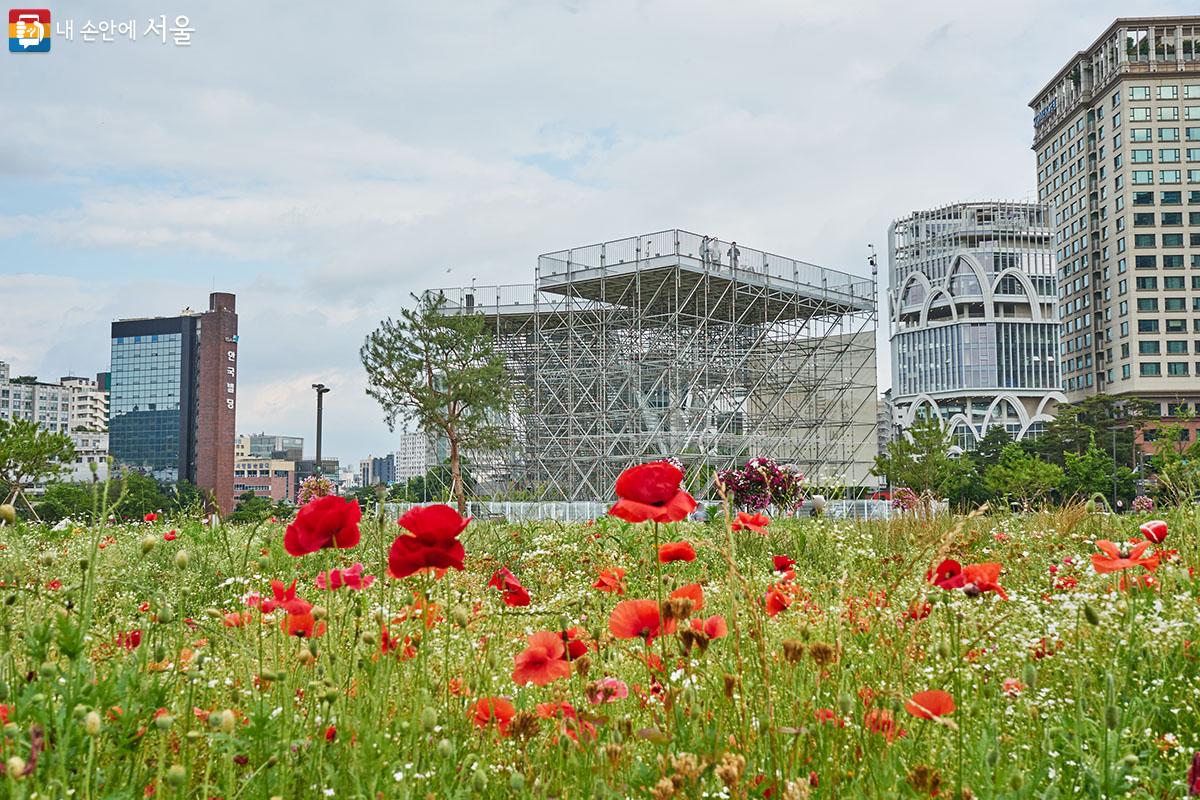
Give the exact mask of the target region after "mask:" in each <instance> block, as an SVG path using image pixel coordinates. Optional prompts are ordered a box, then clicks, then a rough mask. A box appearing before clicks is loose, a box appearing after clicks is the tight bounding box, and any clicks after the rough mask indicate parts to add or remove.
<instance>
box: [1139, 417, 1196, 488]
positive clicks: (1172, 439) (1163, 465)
mask: <svg viewBox="0 0 1200 800" xmlns="http://www.w3.org/2000/svg"><path fill="white" fill-rule="evenodd" d="M1185 430H1186V429H1185V428H1184V426H1183V425H1182V424H1180V423H1178V422H1173V423H1171V424H1170V425H1165V426H1163V427H1162V428H1159V429H1158V430H1156V431H1154V439H1153V441H1154V455H1152V456H1151V457H1150V468H1151V469H1153V470H1154V474H1155V477H1156V478H1157V479H1158V496H1159V498H1160V499H1161V500H1162V501H1164V502H1166V503H1169V504H1171V505H1182V504H1184V503H1190V502H1192V499H1193V498H1195V497H1196V495H1197V494H1200V440H1197V441H1195V442H1191V443H1190V444H1189V443H1187V442H1188V439H1187V438H1185Z"/></svg>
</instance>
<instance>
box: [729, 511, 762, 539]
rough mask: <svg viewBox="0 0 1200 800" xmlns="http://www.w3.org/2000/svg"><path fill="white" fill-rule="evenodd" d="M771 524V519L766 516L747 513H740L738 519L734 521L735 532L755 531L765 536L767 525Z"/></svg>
mask: <svg viewBox="0 0 1200 800" xmlns="http://www.w3.org/2000/svg"><path fill="white" fill-rule="evenodd" d="M770 522H771V518H770V517H768V516H767V515H766V514H747V513H746V512H745V511H739V512H738V515H737V519H735V520H734V521H733V529H734V530H735V531H754V532H755V533H761V534H763V535H764V536H765V535H766V533H767V525H769V524H770Z"/></svg>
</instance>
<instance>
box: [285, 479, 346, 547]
mask: <svg viewBox="0 0 1200 800" xmlns="http://www.w3.org/2000/svg"><path fill="white" fill-rule="evenodd" d="M360 519H362V510H361V509H359V507H358V501H357V500H354V499H349V500H346V499H343V498H341V497H338V496H337V495H332V494H329V495H325V496H324V497H318V498H317V499H315V500H310V501H309V502H308V503H305V504H304V506H303V507H302V508H301V509H300V511H299V512H298V513H297V514H296V519H294V520H293V521H292V524H290V525H288V526H287V530H286V531H284V534H283V547H284V549H285V550H287V551H288V552H289V553H291V554H292V555H294V556H304V555H308V554H309V553H315V552H317V551H318V550H323V549H325V548H327V547H340V548H343V549H344V548H348V547H354V546H355V545H356V544H358V539H359V533H358V521H359V520H360Z"/></svg>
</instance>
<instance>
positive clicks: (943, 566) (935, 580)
mask: <svg viewBox="0 0 1200 800" xmlns="http://www.w3.org/2000/svg"><path fill="white" fill-rule="evenodd" d="M925 580H927V581H929V582H930V583H932V584H933V585H934V586H938V587H940V588H942V589H961V588H963V586H965V585H966V583H967V579H966V577H965V576H964V575H963V569H962V564H959V563H958V562H957V561H955V560H954V559H953V558H947V559H946V560H944V561H943V562H942V563H940V564H938V565H937V567H936V568H934V569H931V570H929V571H928V572H926V573H925Z"/></svg>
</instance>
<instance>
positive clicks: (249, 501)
mask: <svg viewBox="0 0 1200 800" xmlns="http://www.w3.org/2000/svg"><path fill="white" fill-rule="evenodd" d="M274 507H275V504H274V503H273V502H271V498H269V497H259V496H258V495H256V494H255V493H254V492H253V491H251V490H247V491H245V492H242V493H241V494H240V495H238V498H237V508H235V509H234V511H233V513H232V514H230V515H229V519H230V520H232V521H234V522H262V521H263V520H264V519H266V518H267V517H269V516H271V513H272V512H273V511H274Z"/></svg>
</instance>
